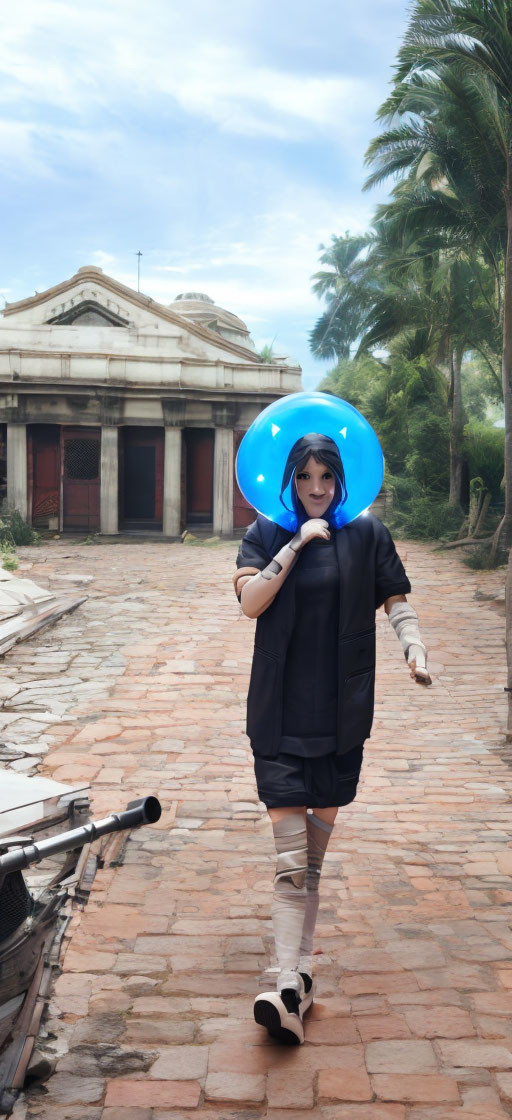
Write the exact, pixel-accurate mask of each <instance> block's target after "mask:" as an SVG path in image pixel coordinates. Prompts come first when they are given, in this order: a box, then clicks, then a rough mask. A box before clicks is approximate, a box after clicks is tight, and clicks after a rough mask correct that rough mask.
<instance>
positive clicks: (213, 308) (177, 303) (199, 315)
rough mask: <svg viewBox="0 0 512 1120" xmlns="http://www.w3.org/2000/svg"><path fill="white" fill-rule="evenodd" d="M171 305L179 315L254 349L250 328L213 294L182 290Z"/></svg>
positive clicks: (240, 344) (231, 340)
mask: <svg viewBox="0 0 512 1120" xmlns="http://www.w3.org/2000/svg"><path fill="white" fill-rule="evenodd" d="M169 306H170V307H171V308H172V310H173V311H177V312H178V314H179V315H183V316H184V317H185V318H186V319H190V320H191V321H192V322H193V323H197V325H198V326H200V327H208V329H209V330H211V331H215V332H216V333H217V334H220V335H222V336H223V338H227V339H229V341H230V342H237V343H238V345H239V346H246V347H247V348H248V349H249V350H254V349H255V346H254V342H253V341H252V338H251V336H250V333H249V329H248V327H247V326H246V324H245V323H244V322H243V320H242V319H239V318H238V315H233V312H232V311H226V309H225V308H224V307H219V306H218V305H217V304H216V303H215V302H214V300H213V299H212V298H211V296H207V295H206V294H205V292H181V293H180V295H179V296H176V298H175V299H174V300H173V302H172V303H171V304H169Z"/></svg>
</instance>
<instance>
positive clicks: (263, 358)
mask: <svg viewBox="0 0 512 1120" xmlns="http://www.w3.org/2000/svg"><path fill="white" fill-rule="evenodd" d="M258 358H259V359H260V362H268V364H269V365H270V364H271V362H273V361H274V350H273V347H272V345H270V346H269V345H268V343H267V344H266V345H265V346H262V348H261V350H260V352H259V354H258Z"/></svg>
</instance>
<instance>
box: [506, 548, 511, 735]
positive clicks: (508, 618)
mask: <svg viewBox="0 0 512 1120" xmlns="http://www.w3.org/2000/svg"><path fill="white" fill-rule="evenodd" d="M505 616H506V623H505V635H506V646H507V697H508V713H507V731H506V738H507V741H508V742H511V741H512V548H511V549H510V552H509V554H508V565H507V580H506V584H505Z"/></svg>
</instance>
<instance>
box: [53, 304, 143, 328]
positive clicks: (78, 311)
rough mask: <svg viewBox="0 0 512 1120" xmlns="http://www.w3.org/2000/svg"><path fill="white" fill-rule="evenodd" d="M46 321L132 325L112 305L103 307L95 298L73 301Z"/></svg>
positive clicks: (80, 324) (119, 325)
mask: <svg viewBox="0 0 512 1120" xmlns="http://www.w3.org/2000/svg"><path fill="white" fill-rule="evenodd" d="M46 322H47V323H51V324H53V323H55V324H58V325H61V326H64V325H69V324H71V323H74V324H78V325H79V326H81V327H83V326H89V325H90V326H109V327H128V326H129V325H130V323H129V320H128V319H124V318H123V317H122V316H121V315H119V314H117V313H116V312H115V311H113V310H112V309H111V308H110V307H102V305H101V303H98V301H97V300H95V299H82V300H80V301H79V302H78V303H74V301H71V303H70V306H69V307H67V308H65V310H64V311H61V312H60V314H59V315H53V316H51V317H50V318H49V319H47V320H46Z"/></svg>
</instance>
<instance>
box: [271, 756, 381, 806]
mask: <svg viewBox="0 0 512 1120" xmlns="http://www.w3.org/2000/svg"><path fill="white" fill-rule="evenodd" d="M363 748H364V743H360V744H359V745H358V746H357V747H352V749H351V750H350V751H347V753H346V754H342V755H338V754H336V753H334V752H333V753H331V754H324V755H322V756H321V757H320V758H302V757H299V756H298V755H295V754H278V755H277V756H276V758H263V757H257V756H254V773H255V777H256V785H257V787H258V797H259V799H260V801H263V803H264V804H265V805H266V807H267V809H281V808H283V809H284V808H286V807H288V806H292V805H306V806H308V807H310V808H312V809H315V808H317V809H327V808H329V807H330V806H331V805H349V804H350V802H351V801H353V800H354V798H355V796H356V791H357V783H358V781H359V774H360V772H361V764H362V761H363Z"/></svg>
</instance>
